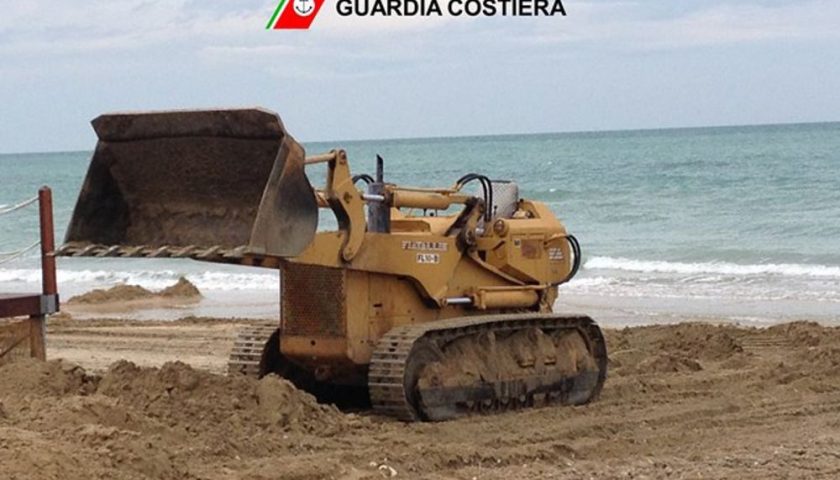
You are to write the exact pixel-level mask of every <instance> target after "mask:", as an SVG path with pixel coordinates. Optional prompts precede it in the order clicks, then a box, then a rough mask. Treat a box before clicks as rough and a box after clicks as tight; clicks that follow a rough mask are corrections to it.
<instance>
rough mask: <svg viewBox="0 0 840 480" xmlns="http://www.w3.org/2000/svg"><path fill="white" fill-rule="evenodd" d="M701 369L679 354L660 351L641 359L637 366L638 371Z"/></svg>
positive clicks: (666, 371)
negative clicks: (660, 352)
mask: <svg viewBox="0 0 840 480" xmlns="http://www.w3.org/2000/svg"><path fill="white" fill-rule="evenodd" d="M700 370H703V367H701V366H700V364H699V363H697V362H696V361H694V360H692V359H690V358H686V357H684V356H680V355H670V354H667V353H662V354H659V355H654V356H653V357H650V358H647V359H645V360H642V361H641V362H640V363H639V364H638V365H637V366H636V371H637V372H638V373H685V372H699V371H700Z"/></svg>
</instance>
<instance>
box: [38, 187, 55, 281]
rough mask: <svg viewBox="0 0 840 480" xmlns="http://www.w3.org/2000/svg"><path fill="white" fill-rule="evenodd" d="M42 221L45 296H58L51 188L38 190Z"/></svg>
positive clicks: (42, 267) (42, 266)
mask: <svg viewBox="0 0 840 480" xmlns="http://www.w3.org/2000/svg"><path fill="white" fill-rule="evenodd" d="M38 206H39V213H40V219H41V271H42V272H43V273H42V284H43V291H44V295H56V294H58V285H57V283H56V278H55V232H54V230H53V207H52V191H51V190H50V188H49V187H41V189H40V190H38Z"/></svg>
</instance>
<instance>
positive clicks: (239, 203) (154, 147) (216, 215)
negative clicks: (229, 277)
mask: <svg viewBox="0 0 840 480" xmlns="http://www.w3.org/2000/svg"><path fill="white" fill-rule="evenodd" d="M92 123H93V128H94V130H95V131H96V135H97V136H98V137H99V141H98V143H97V145H96V151H95V152H94V154H93V158H92V160H91V163H90V167H89V169H88V172H87V177H86V178H85V181H84V184H83V186H82V190H81V193H80V194H79V199H78V201H77V203H76V208H75V210H74V212H73V217H72V220H71V221H70V226H69V227H68V230H67V236H66V239H65V242H66V245H65V247H63V248H62V249H61V250H60V252H59V253H60V254H69V255H96V256H111V255H114V256H187V257H198V258H206V259H213V258H215V257H217V256H219V255H221V254H223V253H224V254H227V253H229V252H232V251H236V252H238V254H239V255H240V256H241V255H243V254H257V255H269V256H277V257H291V256H295V255H297V254H298V253H300V252H301V251H302V250H303V249H304V248H306V246H307V245H308V244H309V243H310V242H311V240H312V238H313V236H314V235H315V230H316V228H317V223H318V205H317V203H316V199H315V194H314V191H313V189H312V186H311V185H310V183H309V180H308V179H307V177H306V174H305V172H304V150H303V147H301V146H300V144H298V143H297V142H296V141H295V139H294V138H292V136H291V135H289V134H288V133H287V132H286V130H285V128H284V127H283V123H282V121H281V120H280V118H279V116H278V115H277V114H275V113H273V112H270V111H267V110H262V109H238V110H199V111H164V112H143V113H114V114H107V115H102V116H100V117H98V118H96V119H95V120H93V122H92ZM131 252H134V253H136V252H141V253H140V254H137V255H131ZM161 252H163V255H160V254H161Z"/></svg>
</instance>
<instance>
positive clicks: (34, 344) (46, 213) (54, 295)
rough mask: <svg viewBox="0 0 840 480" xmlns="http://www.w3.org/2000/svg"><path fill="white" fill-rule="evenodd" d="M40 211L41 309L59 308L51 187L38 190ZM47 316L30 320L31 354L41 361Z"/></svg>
mask: <svg viewBox="0 0 840 480" xmlns="http://www.w3.org/2000/svg"><path fill="white" fill-rule="evenodd" d="M38 207H39V208H38V210H39V218H40V224H41V286H42V292H41V293H42V295H43V296H42V300H41V308H42V310H43V309H44V308H45V306H44V304H45V302H55V308H57V307H58V284H57V281H56V272H55V232H54V230H53V227H54V225H53V208H52V191H51V190H50V189H49V187H41V189H40V190H38ZM46 319H47V317H46V315H45V314H44V313H41V314H40V315H33V316H32V317H30V319H29V325H30V328H29V354H30V356H32V357H33V358H37V359H40V360H46V359H47V346H46V333H47V332H46V330H47V329H46Z"/></svg>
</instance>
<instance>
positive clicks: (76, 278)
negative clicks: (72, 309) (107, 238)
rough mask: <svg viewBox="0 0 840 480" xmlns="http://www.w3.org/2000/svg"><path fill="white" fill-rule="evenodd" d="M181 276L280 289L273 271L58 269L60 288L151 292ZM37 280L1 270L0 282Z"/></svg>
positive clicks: (209, 284) (207, 285)
mask: <svg viewBox="0 0 840 480" xmlns="http://www.w3.org/2000/svg"><path fill="white" fill-rule="evenodd" d="M182 276H185V277H186V278H187V279H188V280H189V281H190V282H192V283H193V284H195V285H196V286H197V287H198V288H199V289H200V290H223V291H232V290H277V289H278V288H279V283H278V275H277V273H276V272H266V273H231V272H218V271H205V272H193V273H186V274H185V273H184V272H179V271H175V270H155V271H133V272H132V271H113V270H112V271H108V270H63V269H59V270H58V281H59V285H61V284H65V285H73V284H79V285H80V286H81V285H85V286H90V285H96V286H106V285H113V284H117V283H126V284H131V285H140V286H142V287H145V288H150V289H160V288H165V287H168V286H170V285H172V283H174V282H175V281H177V280H178V278H180V277H182ZM40 281H41V270H38V269H0V283H3V282H10V283H12V282H14V283H25V284H38V283H40Z"/></svg>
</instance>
